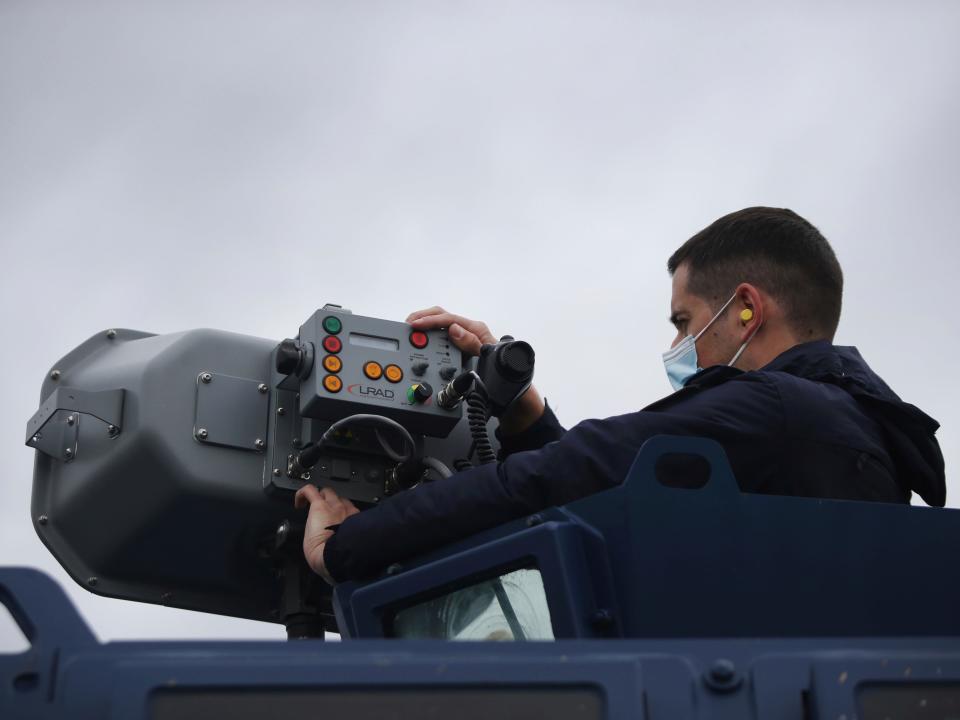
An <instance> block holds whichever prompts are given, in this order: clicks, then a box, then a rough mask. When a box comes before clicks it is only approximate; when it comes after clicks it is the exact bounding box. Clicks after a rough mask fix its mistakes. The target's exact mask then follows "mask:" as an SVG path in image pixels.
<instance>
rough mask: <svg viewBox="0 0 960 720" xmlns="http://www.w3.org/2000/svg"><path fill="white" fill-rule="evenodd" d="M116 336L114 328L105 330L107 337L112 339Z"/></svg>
mask: <svg viewBox="0 0 960 720" xmlns="http://www.w3.org/2000/svg"><path fill="white" fill-rule="evenodd" d="M116 336H117V331H116V330H107V338H108V339H110V340H113V339H114V338H115V337H116Z"/></svg>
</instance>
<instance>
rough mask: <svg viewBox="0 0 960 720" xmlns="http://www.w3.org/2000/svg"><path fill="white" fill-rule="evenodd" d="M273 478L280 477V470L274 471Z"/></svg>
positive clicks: (275, 469)
mask: <svg viewBox="0 0 960 720" xmlns="http://www.w3.org/2000/svg"><path fill="white" fill-rule="evenodd" d="M273 476H274V477H280V468H274V469H273Z"/></svg>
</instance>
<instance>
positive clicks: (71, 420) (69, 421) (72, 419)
mask: <svg viewBox="0 0 960 720" xmlns="http://www.w3.org/2000/svg"><path fill="white" fill-rule="evenodd" d="M76 421H77V418H76V417H75V416H73V415H67V425H73V424H74V423H75V422H76Z"/></svg>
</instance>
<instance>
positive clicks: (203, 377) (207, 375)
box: [200, 372, 213, 383]
mask: <svg viewBox="0 0 960 720" xmlns="http://www.w3.org/2000/svg"><path fill="white" fill-rule="evenodd" d="M211 380H213V375H211V374H210V373H208V372H205V373H200V381H201V382H205V383H208V382H210V381H211Z"/></svg>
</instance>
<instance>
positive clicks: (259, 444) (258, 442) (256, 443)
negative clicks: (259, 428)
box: [253, 438, 264, 450]
mask: <svg viewBox="0 0 960 720" xmlns="http://www.w3.org/2000/svg"><path fill="white" fill-rule="evenodd" d="M253 446H254V447H255V448H256V449H257V450H263V446H264V442H263V440H261V439H260V438H257V439H256V440H254V441H253Z"/></svg>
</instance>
